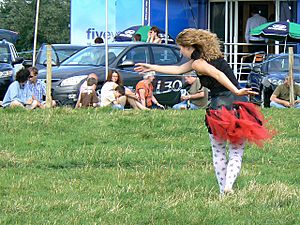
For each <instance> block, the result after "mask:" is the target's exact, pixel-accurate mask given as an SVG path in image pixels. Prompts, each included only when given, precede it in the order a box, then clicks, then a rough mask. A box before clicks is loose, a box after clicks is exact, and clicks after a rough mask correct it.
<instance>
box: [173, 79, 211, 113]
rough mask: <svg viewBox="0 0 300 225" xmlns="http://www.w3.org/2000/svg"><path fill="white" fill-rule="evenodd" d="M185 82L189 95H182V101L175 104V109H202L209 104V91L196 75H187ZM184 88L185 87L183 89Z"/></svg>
mask: <svg viewBox="0 0 300 225" xmlns="http://www.w3.org/2000/svg"><path fill="white" fill-rule="evenodd" d="M184 79H185V84H184V86H187V88H186V92H187V95H182V96H181V101H182V102H180V103H178V104H176V105H174V106H173V109H192V110H194V109H200V108H204V107H206V106H207V102H208V91H207V89H206V88H205V87H203V86H202V85H201V83H200V80H199V78H198V77H196V76H190V75H189V76H185V77H184ZM183 90H184V89H183Z"/></svg>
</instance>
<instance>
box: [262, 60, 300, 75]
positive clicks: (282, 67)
mask: <svg viewBox="0 0 300 225" xmlns="http://www.w3.org/2000/svg"><path fill="white" fill-rule="evenodd" d="M288 71H289V58H288V56H286V57H278V58H275V59H271V60H270V61H269V63H268V72H269V73H287V72H288ZM294 72H295V73H300V57H295V58H294Z"/></svg>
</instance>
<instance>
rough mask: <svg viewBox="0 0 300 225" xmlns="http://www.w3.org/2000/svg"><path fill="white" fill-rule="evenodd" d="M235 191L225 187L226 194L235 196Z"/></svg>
mask: <svg viewBox="0 0 300 225" xmlns="http://www.w3.org/2000/svg"><path fill="white" fill-rule="evenodd" d="M233 193H234V191H233V190H232V188H230V187H225V188H224V194H233Z"/></svg>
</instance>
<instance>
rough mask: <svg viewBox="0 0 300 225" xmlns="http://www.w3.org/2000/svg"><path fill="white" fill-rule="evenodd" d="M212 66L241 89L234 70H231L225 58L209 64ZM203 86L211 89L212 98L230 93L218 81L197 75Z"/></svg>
mask: <svg viewBox="0 0 300 225" xmlns="http://www.w3.org/2000/svg"><path fill="white" fill-rule="evenodd" d="M208 63H209V64H210V65H212V66H214V67H215V68H217V69H218V70H220V71H222V72H223V73H224V74H225V75H226V76H227V77H228V79H229V80H230V81H231V82H232V83H233V85H235V86H236V87H237V88H238V89H240V85H239V82H238V81H237V79H236V78H235V76H234V73H233V71H232V69H231V68H230V66H229V64H228V63H227V62H226V60H225V59H224V58H218V59H214V60H212V61H210V62H208ZM197 75H198V77H199V79H200V82H201V84H202V85H203V86H204V87H206V88H208V89H210V93H211V96H216V95H218V93H220V92H224V91H229V90H228V89H227V88H226V87H224V86H223V85H222V84H220V83H219V82H218V81H217V80H216V79H214V78H213V77H210V76H206V75H201V74H197Z"/></svg>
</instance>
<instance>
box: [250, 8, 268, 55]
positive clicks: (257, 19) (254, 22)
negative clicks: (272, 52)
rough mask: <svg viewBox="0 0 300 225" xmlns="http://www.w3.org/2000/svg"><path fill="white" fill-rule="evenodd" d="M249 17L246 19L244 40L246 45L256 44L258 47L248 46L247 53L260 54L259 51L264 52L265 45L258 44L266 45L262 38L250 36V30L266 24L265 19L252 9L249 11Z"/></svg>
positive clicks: (256, 10)
mask: <svg viewBox="0 0 300 225" xmlns="http://www.w3.org/2000/svg"><path fill="white" fill-rule="evenodd" d="M251 15H252V16H251V17H250V18H248V20H247V24H246V30H245V40H246V42H247V43H252V44H258V45H250V46H249V52H260V51H264V52H265V51H266V46H265V45H260V44H266V41H265V39H264V38H262V37H253V36H251V35H250V32H251V29H253V28H255V27H257V26H259V25H261V24H263V23H266V22H267V19H266V18H265V17H263V16H261V15H259V10H258V9H257V8H256V7H254V8H253V9H252V11H251Z"/></svg>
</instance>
